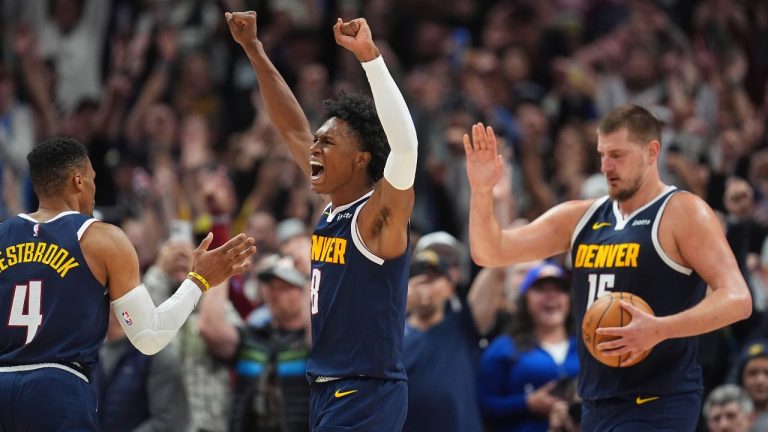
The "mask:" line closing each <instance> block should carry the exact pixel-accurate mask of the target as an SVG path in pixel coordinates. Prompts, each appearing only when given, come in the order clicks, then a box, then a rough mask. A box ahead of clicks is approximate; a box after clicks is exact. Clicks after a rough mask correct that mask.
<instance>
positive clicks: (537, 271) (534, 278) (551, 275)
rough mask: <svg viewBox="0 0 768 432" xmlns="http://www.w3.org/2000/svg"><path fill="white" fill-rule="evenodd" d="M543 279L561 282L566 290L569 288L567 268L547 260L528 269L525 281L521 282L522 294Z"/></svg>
mask: <svg viewBox="0 0 768 432" xmlns="http://www.w3.org/2000/svg"><path fill="white" fill-rule="evenodd" d="M542 280H553V281H555V282H559V283H560V285H561V286H562V287H563V289H564V290H566V291H567V290H568V288H569V283H568V279H567V278H566V275H565V270H563V268H562V267H560V266H559V265H557V264H552V263H550V262H545V263H544V264H539V265H537V266H536V267H533V268H532V269H530V270H528V273H526V274H525V278H523V281H522V282H521V283H520V295H523V294H525V293H526V291H528V288H530V287H532V286H533V285H535V284H536V283H538V282H540V281H542Z"/></svg>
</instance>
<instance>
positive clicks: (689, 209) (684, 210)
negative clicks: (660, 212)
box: [664, 191, 713, 219]
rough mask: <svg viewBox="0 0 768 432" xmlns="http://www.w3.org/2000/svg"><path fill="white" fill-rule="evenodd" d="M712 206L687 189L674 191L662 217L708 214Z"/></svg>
mask: <svg viewBox="0 0 768 432" xmlns="http://www.w3.org/2000/svg"><path fill="white" fill-rule="evenodd" d="M712 213H713V212H712V208H711V207H710V206H709V204H707V203H706V201H704V200H703V199H701V198H700V197H699V196H697V195H696V194H693V193H691V192H688V191H676V192H675V193H673V194H672V195H671V196H670V197H669V200H668V201H667V204H666V209H665V210H664V218H682V219H688V218H697V217H702V216H707V217H708V216H710V215H711V214H712Z"/></svg>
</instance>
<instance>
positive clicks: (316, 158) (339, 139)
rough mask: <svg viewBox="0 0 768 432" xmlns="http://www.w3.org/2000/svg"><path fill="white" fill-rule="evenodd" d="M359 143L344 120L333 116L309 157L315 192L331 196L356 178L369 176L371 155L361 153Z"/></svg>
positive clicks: (311, 148) (321, 128)
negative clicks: (368, 168)
mask: <svg viewBox="0 0 768 432" xmlns="http://www.w3.org/2000/svg"><path fill="white" fill-rule="evenodd" d="M359 140H360V138H359V137H358V134H357V133H356V132H355V131H354V130H352V128H350V127H349V124H348V123H347V122H346V121H345V120H341V119H339V118H336V117H332V118H330V119H328V120H327V121H326V122H325V123H323V125H322V126H320V128H319V129H318V130H317V132H316V133H315V141H314V142H313V143H312V146H311V147H310V156H309V161H310V162H309V163H310V170H311V173H310V174H311V175H310V183H311V185H312V191H313V192H316V193H319V194H327V195H331V194H334V193H336V192H337V191H338V190H339V189H342V188H344V187H345V186H347V185H348V184H349V183H350V181H351V180H352V179H353V178H355V177H356V176H359V175H364V176H366V177H367V176H368V172H367V166H368V163H369V162H370V161H371V154H370V153H369V152H365V151H362V150H361V148H362V147H361V145H360V142H359Z"/></svg>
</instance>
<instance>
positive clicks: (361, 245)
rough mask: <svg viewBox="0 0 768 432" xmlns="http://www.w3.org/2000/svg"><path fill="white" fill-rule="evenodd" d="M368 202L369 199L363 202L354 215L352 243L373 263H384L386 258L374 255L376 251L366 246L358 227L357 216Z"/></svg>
mask: <svg viewBox="0 0 768 432" xmlns="http://www.w3.org/2000/svg"><path fill="white" fill-rule="evenodd" d="M366 204H368V201H366V202H364V203H362V204H361V205H360V206H359V207H358V208H356V209H355V214H354V215H353V216H352V226H351V229H350V231H351V232H352V243H354V244H355V248H357V250H358V251H359V252H360V253H361V254H363V256H364V257H366V258H368V259H369V260H370V261H371V262H373V263H376V264H378V265H382V264H384V258H381V257H378V256H376V255H374V253H373V252H371V251H370V249H368V246H366V245H365V242H363V237H362V236H361V235H360V230H359V229H358V227H357V216H358V215H359V214H360V210H361V209H362V208H363V206H364V205H366Z"/></svg>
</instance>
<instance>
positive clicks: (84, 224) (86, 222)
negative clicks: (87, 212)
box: [77, 218, 99, 241]
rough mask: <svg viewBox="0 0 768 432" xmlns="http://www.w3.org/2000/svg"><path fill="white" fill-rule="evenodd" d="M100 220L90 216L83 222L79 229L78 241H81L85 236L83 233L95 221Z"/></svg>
mask: <svg viewBox="0 0 768 432" xmlns="http://www.w3.org/2000/svg"><path fill="white" fill-rule="evenodd" d="M98 221H99V220H98V219H96V218H90V219H88V220H87V221H85V222H83V224H82V225H81V226H80V229H78V230H77V241H80V239H82V238H83V234H85V231H86V230H87V229H88V228H89V227H90V226H91V225H92V224H93V223H94V222H98Z"/></svg>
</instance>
